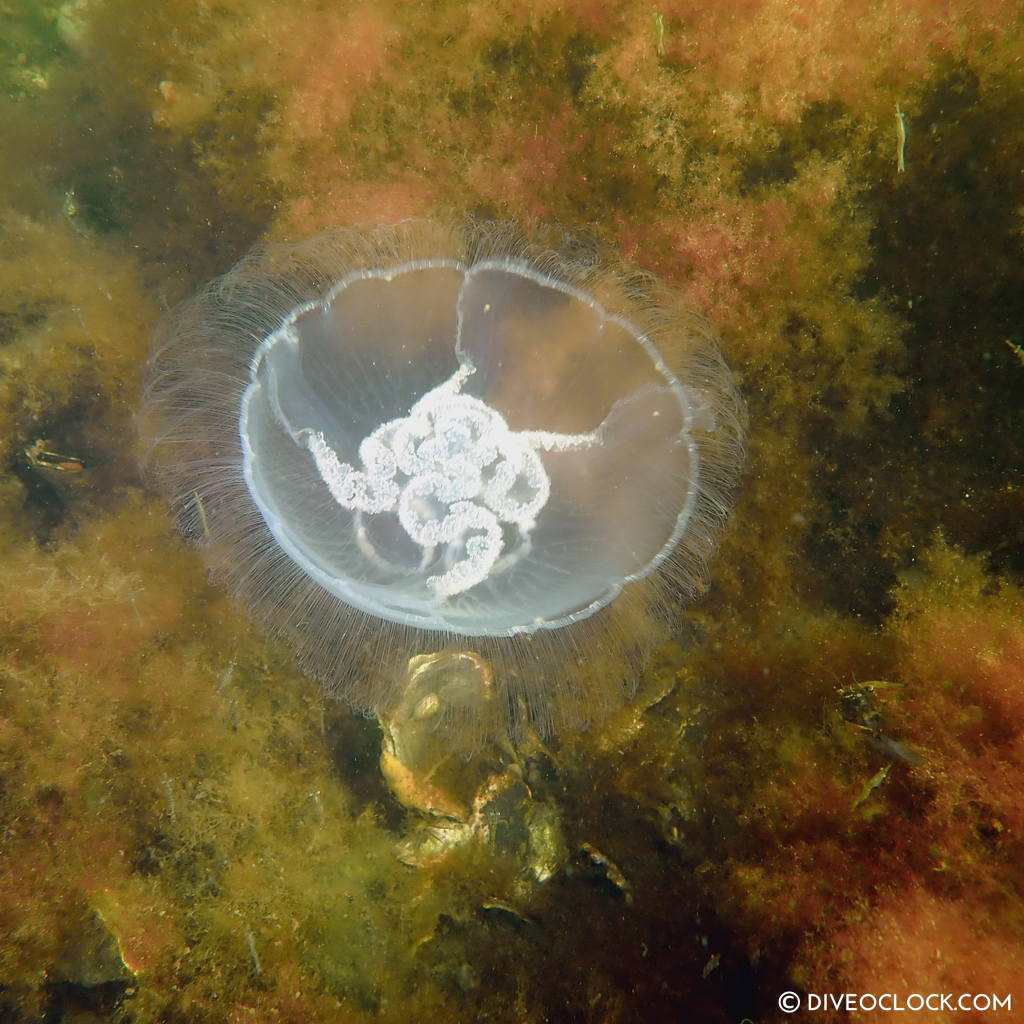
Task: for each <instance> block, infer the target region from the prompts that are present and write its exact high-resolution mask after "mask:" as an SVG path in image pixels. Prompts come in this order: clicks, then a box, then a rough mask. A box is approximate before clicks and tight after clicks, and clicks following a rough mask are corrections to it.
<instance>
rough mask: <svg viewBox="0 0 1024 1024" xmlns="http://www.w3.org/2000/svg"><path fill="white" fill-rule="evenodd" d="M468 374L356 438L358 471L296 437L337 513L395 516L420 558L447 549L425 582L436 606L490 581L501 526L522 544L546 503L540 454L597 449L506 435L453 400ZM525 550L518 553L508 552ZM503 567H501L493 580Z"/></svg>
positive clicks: (590, 441) (465, 399) (534, 434)
mask: <svg viewBox="0 0 1024 1024" xmlns="http://www.w3.org/2000/svg"><path fill="white" fill-rule="evenodd" d="M471 372H472V370H471V369H470V370H469V372H467V368H466V367H465V366H463V367H460V369H459V370H458V371H457V372H456V373H455V374H454V375H453V376H452V377H451V378H449V379H448V380H447V381H445V382H444V383H443V384H441V385H439V386H438V387H436V388H434V389H433V390H431V391H428V392H427V393H426V394H425V395H424V396H423V397H422V398H421V399H420V400H419V401H418V402H416V404H415V405H414V406H413V407H412V409H410V410H409V414H408V415H407V416H403V417H401V418H399V419H395V420H390V421H388V422H387V423H383V424H381V425H380V426H379V427H378V428H377V429H376V430H375V431H374V432H373V433H372V434H370V435H369V436H368V437H366V438H364V439H363V440H362V442H361V443H360V445H359V459H360V462H361V463H362V467H361V468H359V469H357V468H356V467H354V466H352V465H351V464H349V463H347V462H342V460H341V459H340V458H339V457H338V454H337V452H335V450H334V449H333V448H332V447H331V445H330V443H329V442H328V440H327V438H326V437H325V436H324V435H323V434H322V433H320V432H319V431H311V430H310V431H304V432H302V436H303V438H304V441H305V445H306V447H307V448H308V450H309V452H310V454H311V455H312V457H313V461H314V463H315V465H316V469H317V472H318V473H319V474H320V477H321V479H322V480H323V482H324V483H325V484H326V486H327V489H328V490H329V491H330V494H331V497H332V498H333V499H334V500H335V502H337V503H338V505H340V506H341V507H342V508H345V509H348V510H350V511H354V512H361V513H367V514H371V515H372V514H378V513H383V512H394V513H396V514H397V516H398V521H399V522H400V523H401V526H402V529H403V530H404V531H405V533H406V535H407V536H408V537H409V539H410V540H412V541H413V542H414V543H416V544H417V545H419V546H420V548H421V550H423V551H424V554H425V555H426V552H427V551H429V550H432V549H434V548H436V547H438V546H439V545H447V549H446V550H447V551H448V552H449V554H448V556H447V557H446V559H445V563H446V568H445V571H443V572H441V573H438V574H436V575H433V576H430V577H428V578H427V581H426V582H427V585H428V586H429V587H430V589H431V591H432V592H433V594H434V596H435V598H437V599H439V600H444V599H445V598H448V597H453V596H454V595H456V594H460V593H462V592H463V591H466V590H469V589H470V587H474V586H476V585H477V584H478V583H482V582H483V581H484V580H486V579H488V577H489V576H490V575H491V573H492V572H493V571H495V569H496V567H497V566H498V565H499V559H500V558H501V556H502V553H503V551H504V550H505V542H504V539H503V529H502V527H503V525H507V526H511V527H515V528H516V529H518V531H519V535H520V537H521V538H522V540H523V541H524V542H525V541H526V540H528V538H529V535H530V532H531V530H532V529H533V527H534V525H535V523H536V518H537V515H538V514H539V513H540V511H541V510H542V509H543V508H544V506H545V505H546V504H547V501H548V498H549V497H550V494H551V480H550V478H549V477H548V474H547V472H546V471H545V469H544V464H543V463H542V462H541V459H540V456H539V455H538V451H577V450H581V449H584V448H589V447H592V446H593V445H595V444H599V443H600V437H599V435H598V434H597V433H585V434H559V433H551V432H547V431H521V432H518V433H517V432H514V431H512V430H510V429H509V426H508V424H507V423H506V422H505V420H504V418H503V417H502V416H501V414H500V413H498V412H497V411H496V410H494V409H492V408H491V407H490V406H489V405H487V404H486V403H485V402H483V401H481V400H480V399H478V398H474V397H472V396H470V395H464V394H462V393H461V390H460V389H461V387H462V384H463V382H464V381H465V380H466V379H467V378H468V376H469V374H470V373H471ZM527 550H529V545H528V544H526V543H523V544H520V545H519V546H517V548H516V552H518V553H523V552H525V551H527ZM452 552H457V553H456V554H452ZM508 567H509V565H508V561H507V559H505V560H502V563H501V566H500V568H501V570H504V569H506V568H508Z"/></svg>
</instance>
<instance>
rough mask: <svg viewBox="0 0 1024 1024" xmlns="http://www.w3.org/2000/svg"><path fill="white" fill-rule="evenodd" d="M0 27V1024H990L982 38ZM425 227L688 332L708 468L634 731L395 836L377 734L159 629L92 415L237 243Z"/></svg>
mask: <svg viewBox="0 0 1024 1024" xmlns="http://www.w3.org/2000/svg"><path fill="white" fill-rule="evenodd" d="M10 6H11V12H9V13H10V14H11V17H10V18H9V21H10V22H11V27H10V30H9V31H5V39H4V40H3V41H2V43H0V47H2V48H3V52H4V54H5V56H7V57H8V58H9V59H8V60H7V61H5V62H3V64H4V70H2V71H0V84H2V90H0V93H2V95H0V106H2V109H3V116H4V123H5V127H6V131H7V133H8V134H7V139H8V143H9V145H8V150H9V152H10V153H12V154H23V156H21V157H17V156H15V157H11V158H9V159H8V160H6V161H4V164H3V167H2V168H0V182H2V184H3V193H4V199H3V204H2V210H0V417H2V423H3V430H2V431H0V435H2V436H3V438H4V445H5V449H4V452H5V454H4V459H3V462H2V464H0V509H2V511H3V519H2V523H3V526H2V529H0V552H2V559H0V775H2V779H3V785H2V787H0V1016H2V1017H4V1019H10V1020H12V1021H31V1020H43V1019H57V1018H61V1019H71V1018H72V1017H82V1016H84V1015H86V1014H88V1015H91V1017H92V1019H109V1020H115V1021H118V1020H125V1021H126V1020H129V1019H135V1020H188V1021H195V1022H198V1024H205V1022H211V1024H212V1022H219V1021H224V1020H230V1021H239V1022H241V1021H249V1020H277V1021H308V1020H325V1021H359V1020H368V1019H371V1018H372V1019H375V1020H396V1021H397V1020H401V1021H407V1020H422V1021H431V1020H452V1019H455V1018H456V1017H459V1018H460V1019H461V1018H465V1019H477V1020H490V1021H503V1020H516V1021H541V1020H551V1019H555V1020H561V1019H576V1018H578V1019H584V1018H586V1019H590V1018H597V1017H600V1019H602V1020H608V1021H628V1020H637V1019H648V1020H680V1019H695V1020H696V1019H699V1020H704V1021H709V1022H716V1021H722V1022H724V1021H736V1020H742V1019H744V1018H748V1019H751V1020H767V1019H775V1017H776V1016H777V1015H778V1013H779V1010H778V1003H777V1000H778V996H779V993H781V992H782V991H785V990H793V991H796V992H798V993H799V994H800V995H801V997H802V998H804V999H805V997H806V996H807V994H809V993H827V992H832V993H843V992H874V993H880V992H883V991H885V992H892V993H896V994H900V995H903V996H904V997H905V996H906V995H908V994H910V993H912V992H929V991H936V992H954V993H959V992H961V991H964V992H975V991H977V992H990V993H992V994H995V995H1004V994H1006V993H1011V994H1012V995H1013V997H1014V1000H1015V1001H1017V1000H1019V998H1024V996H1022V992H1024V977H1022V975H1024V967H1022V963H1021V959H1020V952H1019V951H1020V949H1021V948H1024V915H1022V914H1021V911H1020V909H1019V906H1020V898H1019V896H1020V894H1019V878H1018V877H1017V876H1018V874H1019V871H1018V870H1017V867H1018V865H1019V864H1020V863H1022V862H1024V848H1022V839H1021V836H1022V835H1024V811H1022V808H1024V675H1022V672H1024V669H1022V665H1024V627H1022V626H1021V623H1022V622H1024V596H1022V589H1021V588H1022V585H1024V584H1022V578H1024V575H1022V574H1024V532H1022V526H1021V523H1022V522H1024V515H1022V511H1024V497H1022V495H1024V491H1022V486H1024V485H1022V482H1021V477H1020V466H1021V464H1022V463H1024V452H1022V450H1021V444H1022V442H1021V432H1020V429H1019V415H1018V410H1019V396H1020V389H1021V384H1022V381H1024V376H1022V374H1024V367H1022V366H1021V364H1020V362H1019V359H1018V356H1017V355H1016V354H1015V353H1016V352H1018V351H1019V347H1020V346H1021V345H1022V344H1024V337H1021V334H1020V324H1021V322H1022V319H1024V309H1022V307H1021V298H1020V296H1021V289H1020V280H1019V273H1018V272H1017V270H1016V268H1017V267H1019V264H1020V209H1019V206H1020V196H1019V166H1020V160H1019V154H1020V152H1021V148H1022V146H1024V102H1022V100H1021V97H1022V96H1024V73H1022V70H1021V64H1020V53H1021V47H1022V32H1021V28H1022V24H1021V21H1022V18H1021V12H1020V10H1019V4H1015V3H1011V2H1009V0H983V2H980V3H972V4H971V5H959V7H958V6H957V5H950V4H948V3H946V2H943V0H884V2H882V3H867V2H863V0H858V2H855V3H852V4H851V3H839V2H837V0H808V2H806V3H801V4H794V3H791V2H788V0H737V2H731V3H725V4H723V3H709V2H703V0H692V2H691V0H667V2H665V3H661V4H658V5H655V6H654V7H652V6H651V5H649V4H648V5H644V4H641V3H639V2H637V0H615V2H612V3H596V2H590V0H571V2H569V3H558V2H555V0H536V2H531V3H528V4H524V3H513V2H511V0H496V2H485V0H473V2H471V3H468V4H446V3H437V4H422V5H410V4H404V3H397V2H390V0H385V2H383V3H373V4H369V3H342V4H341V5H333V6H324V5H322V4H317V3H305V2H302V3H298V4H293V5H291V6H284V5H281V4H271V3H267V2H265V0H231V2H230V3H224V4H217V5H210V4H206V3H199V2H192V0H189V2H184V3H173V4H171V3H163V2H157V3H151V4H147V5H139V4H138V3H137V2H135V0H93V2H91V3H89V4H63V5H56V4H43V5H42V6H39V5H34V6H33V9H32V11H30V10H29V8H28V7H27V6H26V5H25V4H22V3H20V2H16V3H14V4H12V5H10ZM37 15H38V16H37ZM455 211H469V212H470V213H472V214H474V215H476V216H478V217H483V218H487V217H500V218H506V219H519V220H527V221H529V220H531V219H541V220H544V221H548V222H551V223H553V224H556V225H557V224H564V225H565V226H566V227H567V228H570V229H573V230H574V231H578V230H580V229H581V228H584V229H587V230H589V231H591V232H592V233H593V234H594V235H595V236H596V237H597V239H598V240H599V241H600V242H601V243H602V244H604V245H607V246H610V247H612V248H616V249H618V250H620V251H621V252H622V255H623V256H624V257H625V258H626V259H629V260H631V261H633V262H634V263H638V264H639V265H641V266H643V267H645V268H647V269H649V270H651V271H653V272H654V273H656V274H657V275H658V276H659V277H661V278H662V279H664V280H665V281H666V282H667V283H668V284H669V286H670V287H671V288H673V289H675V290H678V291H681V292H683V293H684V294H685V295H687V296H688V297H689V298H690V300H691V301H692V302H693V304H694V305H695V306H696V307H698V308H699V309H700V310H701V311H702V312H704V313H705V314H707V315H708V316H709V317H710V318H711V320H712V321H713V323H714V325H715V327H716V329H717V330H718V331H719V332H720V334H721V338H722V344H723V349H724V350H725V352H726V355H727V358H728V360H729V361H730V363H731V364H732V365H733V366H734V367H735V368H736V369H737V371H738V375H739V377H740V380H741V384H742V387H743V390H744V392H745V395H746V398H747V401H748V404H749V406H750V412H751V430H750V438H751V441H750V458H749V470H748V473H747V476H746V479H745V481H744V483H743V487H742V492H741V495H740V500H739V504H738V508H737V510H736V513H735V514H734V516H733V519H732V521H731V525H730V527H729V530H728V532H727V535H726V538H725V541H724V544H723V546H722V550H721V552H720V553H719V555H718V556H717V561H716V565H715V572H714V578H713V582H712V583H711V584H710V586H709V588H708V591H707V593H706V594H705V595H704V597H703V600H702V601H701V602H700V603H699V604H698V605H696V606H695V607H692V608H689V609H686V610H685V611H684V609H683V606H682V604H680V606H679V611H678V616H677V619H678V621H672V622H665V623H660V624H659V627H660V629H661V634H660V635H662V636H664V642H663V643H660V644H659V645H658V647H657V649H656V650H655V651H654V652H653V655H654V657H653V660H652V663H651V667H650V668H649V669H648V670H647V671H646V673H645V674H644V676H643V678H641V679H639V680H638V686H637V696H636V699H635V701H634V702H633V704H631V705H630V706H628V707H626V708H624V709H622V711H620V712H619V713H618V714H617V715H615V716H613V717H612V718H611V719H609V721H608V722H607V723H606V724H605V725H603V726H602V727H601V728H594V729H592V730H591V731H590V732H588V733H584V734H580V735H566V736H563V737H561V738H560V739H559V740H557V741H555V742H551V743H549V744H546V745H545V744H542V743H541V742H540V741H539V740H537V739H536V738H533V737H526V738H524V740H523V742H522V743H521V744H520V748H518V749H516V750H515V751H512V752H509V751H487V752H486V753H485V755H484V756H483V757H482V758H480V759H478V760H477V761H476V762H473V763H464V762H453V761H451V760H450V759H449V760H445V758H444V757H443V752H442V753H438V752H436V751H433V753H434V754H435V755H436V756H435V757H434V759H433V762H431V761H430V759H429V758H427V762H428V764H429V767H428V768H427V769H426V770H425V772H424V773H423V775H421V776H418V777H417V776H415V772H414V771H413V770H412V769H410V771H413V778H412V780H411V782H409V785H408V786H407V789H406V790H405V791H403V792H402V793H395V792H392V791H391V790H390V789H389V788H388V779H387V778H385V776H384V775H382V773H381V771H380V768H379V763H380V760H381V754H382V746H383V744H384V743H385V742H386V741H387V740H393V739H394V737H395V736H396V735H401V730H400V726H402V725H403V723H400V722H399V723H395V722H390V723H385V726H379V725H378V724H377V723H375V722H373V721H370V720H366V719H362V718H357V717H354V716H352V715H350V714H349V713H348V712H347V711H345V710H344V709H342V708H340V707H338V706H335V705H334V704H331V703H326V702H325V700H324V698H323V696H322V695H321V693H320V692H319V690H318V689H317V688H316V687H315V686H313V685H312V684H311V683H309V682H308V681H307V680H304V679H303V678H301V676H300V675H299V673H298V672H297V671H296V670H295V668H294V667H293V666H292V664H291V662H290V661H289V660H288V655H287V653H286V652H284V651H282V650H280V649H278V648H277V647H276V646H274V645H273V644H271V643H269V642H267V641H265V640H264V639H262V638H261V637H260V636H258V635H256V634H255V633H253V632H252V631H251V630H250V629H249V627H248V625H247V624H246V622H245V620H244V618H243V616H242V614H241V612H240V610H239V609H237V608H235V607H234V606H233V605H232V604H231V602H230V601H228V600H227V599H226V598H224V597H223V596H222V595H221V594H220V593H219V592H218V591H217V590H215V589H213V588H211V587H210V586H209V585H208V584H207V581H206V579H205V574H204V571H203V569H202V567H201V565H200V563H199V561H198V559H197V558H196V557H195V555H194V554H193V553H191V552H189V551H188V550H186V549H185V548H184V547H183V546H182V545H181V544H180V542H179V541H178V539H177V538H176V536H175V534H174V532H173V528H172V525H171V523H170V522H169V521H168V518H167V516H166V513H165V512H164V510H163V508H162V505H161V502H160V501H159V500H158V499H157V498H156V497H154V496H153V495H152V494H150V492H149V491H148V490H147V487H146V484H145V482H144V480H143V479H142V477H141V475H140V474H139V472H138V471H137V469H136V468H135V467H136V451H135V442H134V440H133V433H134V430H133V425H132V417H133V413H134V409H135V405H136V402H137V397H138V388H139V382H140V380H141V377H142V371H143V365H142V364H143V362H144V360H145V354H146V351H147V349H148V345H149V336H150V333H151V330H152V328H153V325H154V322H155V321H156V319H157V318H158V316H159V315H160V313H161V312H162V311H164V310H165V309H166V308H168V307H169V306H170V305H171V304H173V303H174V302H175V301H176V300H177V299H178V298H179V297H181V296H183V295H184V294H186V293H189V292H191V291H193V290H194V289H195V287H196V286H197V285H198V284H199V283H201V282H202V281H203V280H206V279H209V278H210V277H212V276H214V275H215V274H216V273H219V272H222V271H224V270H225V269H227V267H228V266H230V265H231V263H232V262H233V261H234V260H235V259H236V258H237V257H238V256H240V255H241V254H242V253H243V252H245V251H246V250H247V249H248V248H249V247H250V246H251V245H252V244H253V243H254V242H255V241H257V240H259V239H261V238H269V239H289V240H296V239H298V238H300V237H302V236H308V235H313V234H315V233H318V232H320V231H322V230H323V229H325V228H327V227H332V226H336V225H360V224H379V223H391V222H394V221H397V220H400V219H404V218H418V217H434V218H436V217H442V218H444V217H448V216H450V215H451V214H452V213H453V212H455ZM40 451H45V452H53V453H55V455H56V456H57V457H55V458H53V459H50V460H49V461H47V460H45V459H44V460H40V459H39V458H38V457H37V458H35V459H33V458H32V457H31V456H30V455H29V454H27V453H31V452H35V453H38V452H40ZM937 530H938V531H941V532H940V533H937V532H936V531H937ZM638 614H639V612H638ZM638 628H642V629H643V630H644V631H650V630H651V624H650V623H648V622H642V623H639V624H638ZM578 660H579V662H580V671H588V672H592V673H595V674H600V673H601V672H603V671H606V670H607V668H608V666H607V664H606V661H605V660H603V656H602V653H601V652H600V651H590V650H586V649H581V650H580V651H579V659H578ZM404 724H405V726H406V727H408V723H404ZM385 727H386V728H387V730H388V732H387V734H386V737H385V732H384V729H385ZM427 748H428V754H429V753H431V748H430V747H429V741H427ZM481 780H482V782H481ZM435 783H436V785H437V786H439V787H440V786H443V785H450V786H451V791H453V792H456V793H457V794H459V797H460V800H459V804H460V807H461V806H462V804H468V805H475V807H474V810H473V813H474V814H475V817H474V818H472V820H471V821H469V822H468V823H467V822H465V821H463V822H459V821H454V820H450V819H449V820H443V819H438V818H437V817H436V816H432V815H430V814H429V813H428V812H427V811H426V810H425V809H424V807H423V806H422V804H420V805H418V804H417V803H416V800H417V799H422V794H423V793H424V792H426V791H427V790H428V789H429V787H430V786H431V785H433V784H435ZM475 787H476V788H475ZM488 787H490V789H488ZM409 793H412V794H413V795H411V796H410V795H409ZM495 793H500V799H498V798H494V799H493V800H492V802H490V803H489V802H488V801H489V799H491V798H493V797H494V794H495ZM510 794H515V797H513V796H512V795H510ZM403 797H404V799H403ZM502 801H504V802H502ZM524 808H525V810H524ZM488 815H491V817H490V818H488ZM460 829H461V830H462V831H461V832H460V831H459V830H460ZM473 829H476V832H475V833H474V834H473V836H472V838H470V839H465V838H458V839H456V838H453V836H454V835H455V834H456V833H458V834H459V837H464V835H466V834H469V833H471V832H473ZM520 833H522V834H525V835H527V836H528V840H529V841H526V840H522V841H521V842H519V845H516V842H515V841H513V840H510V839H509V838H508V837H509V835H510V834H511V835H513V837H515V836H517V835H519V834H520ZM520 839H521V836H520ZM411 850H414V851H415V852H417V853H418V854H419V858H418V861H417V859H416V858H415V857H413V856H410V851H411ZM538 851H541V853H542V854H543V855H541V853H538ZM582 921H585V922H586V925H585V927H584V926H582V925H581V922H582ZM805 1002H806V1000H805ZM943 1012H944V1013H945V1016H943V1015H942V1014H939V1015H938V1016H937V1017H936V1019H940V1020H942V1019H945V1020H951V1021H952V1020H970V1019H977V1020H981V1019H989V1016H996V1014H995V1012H993V1014H991V1015H985V1016H982V1015H979V1014H977V1013H975V1015H974V1017H971V1016H970V1012H971V1011H965V1012H963V1013H959V1014H957V1013H955V1012H946V1011H943ZM1018 1012H1019V1010H1018ZM1005 1016H1006V1019H1009V1017H1010V1014H1006V1015H1005ZM791 1019H800V1014H799V1013H798V1014H795V1015H793V1016H792V1017H791ZM807 1019H818V1020H827V1019H830V1018H829V1015H828V1014H827V1013H824V1012H822V1013H819V1014H817V1015H814V1016H813V1017H812V1016H811V1015H810V1014H808V1015H807ZM832 1019H843V1018H842V1017H841V1016H839V1015H833V1017H832ZM858 1019H865V1020H870V1019H882V1018H881V1015H878V1014H877V1013H876V1014H875V1016H874V1017H873V1016H872V1014H871V1013H870V1012H865V1013H861V1015H860V1017H859V1018H858Z"/></svg>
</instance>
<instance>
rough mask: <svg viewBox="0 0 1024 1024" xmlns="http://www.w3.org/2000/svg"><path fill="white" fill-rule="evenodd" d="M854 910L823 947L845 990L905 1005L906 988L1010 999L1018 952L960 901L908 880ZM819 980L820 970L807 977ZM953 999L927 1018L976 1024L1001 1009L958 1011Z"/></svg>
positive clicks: (1019, 966)
mask: <svg viewBox="0 0 1024 1024" xmlns="http://www.w3.org/2000/svg"><path fill="white" fill-rule="evenodd" d="M856 917H859V918H860V919H859V920H858V921H857V922H856V923H853V924H850V925H848V926H844V927H842V928H840V929H839V930H838V931H837V933H836V934H835V935H834V936H833V939H832V942H833V947H832V949H831V950H830V951H829V952H828V953H827V954H826V960H827V962H828V963H830V964H831V965H832V967H833V970H834V972H835V974H834V975H833V978H832V979H830V981H832V982H833V983H835V982H838V983H839V984H841V985H842V986H843V988H844V990H846V991H851V992H858V993H862V992H870V993H879V994H880V993H883V992H884V993H893V994H895V995H898V996H900V997H901V1002H903V1003H904V1004H905V1003H906V1000H907V997H908V996H910V995H911V994H912V993H924V994H927V993H938V994H940V995H941V994H948V995H951V996H952V997H953V999H954V1000H955V999H957V998H958V997H959V996H960V995H961V994H962V993H966V994H968V995H971V994H974V993H978V994H980V995H983V996H995V997H997V998H999V999H1004V998H1005V997H1006V996H1007V995H1009V996H1010V997H1011V1000H1012V1002H1016V1000H1017V998H1018V993H1020V991H1021V989H1022V987H1024V954H1022V953H1021V948H1020V944H1019V942H1017V941H1016V939H1015V937H1014V934H1013V933H1001V932H999V931H998V930H995V931H994V930H993V929H991V928H990V927H987V926H985V925H983V924H979V923H978V922H977V921H975V920H974V917H973V915H972V914H971V912H970V910H969V909H967V908H966V907H965V906H964V905H963V904H962V903H958V902H955V901H953V900H949V899H944V898H942V897H938V896H935V895H934V894H933V893H930V892H929V891H928V890H927V889H926V888H923V887H921V888H918V887H911V888H908V889H903V890H900V891H896V892H892V893H890V894H889V895H888V896H887V897H886V898H885V899H884V900H882V901H881V902H880V904H879V905H878V906H877V907H875V908H873V909H870V910H865V911H864V912H863V913H862V914H858V915H856ZM822 982H824V979H823V978H820V977H819V978H818V979H815V981H814V982H813V983H812V984H815V985H819V984H821V983H822ZM825 983H826V984H828V982H825ZM953 1006H954V1008H953V1009H948V1008H946V1009H940V1010H939V1011H938V1012H936V1013H929V1014H928V1018H929V1019H930V1020H933V1021H940V1022H948V1021H977V1022H979V1024H980V1022H981V1021H984V1020H988V1019H990V1018H991V1017H992V1016H993V1015H994V1014H995V1015H1000V1014H1005V1013H1006V1011H1005V1009H1004V1010H1002V1011H1000V1010H997V1009H993V1010H990V1011H989V1012H981V1011H973V1010H972V1009H970V1006H971V1004H970V1003H968V1004H966V1006H967V1008H966V1009H965V1010H963V1011H961V1010H958V1009H956V1008H955V1006H956V1004H955V1003H954V1004H953ZM892 1016H893V1015H892V1012H886V1011H870V1010H869V1011H862V1012H859V1013H858V1014H857V1019H858V1020H865V1021H882V1020H891V1019H892ZM825 1019H829V1018H828V1017H826V1018H825ZM836 1019H840V1018H836ZM841 1019H845V1018H841Z"/></svg>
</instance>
